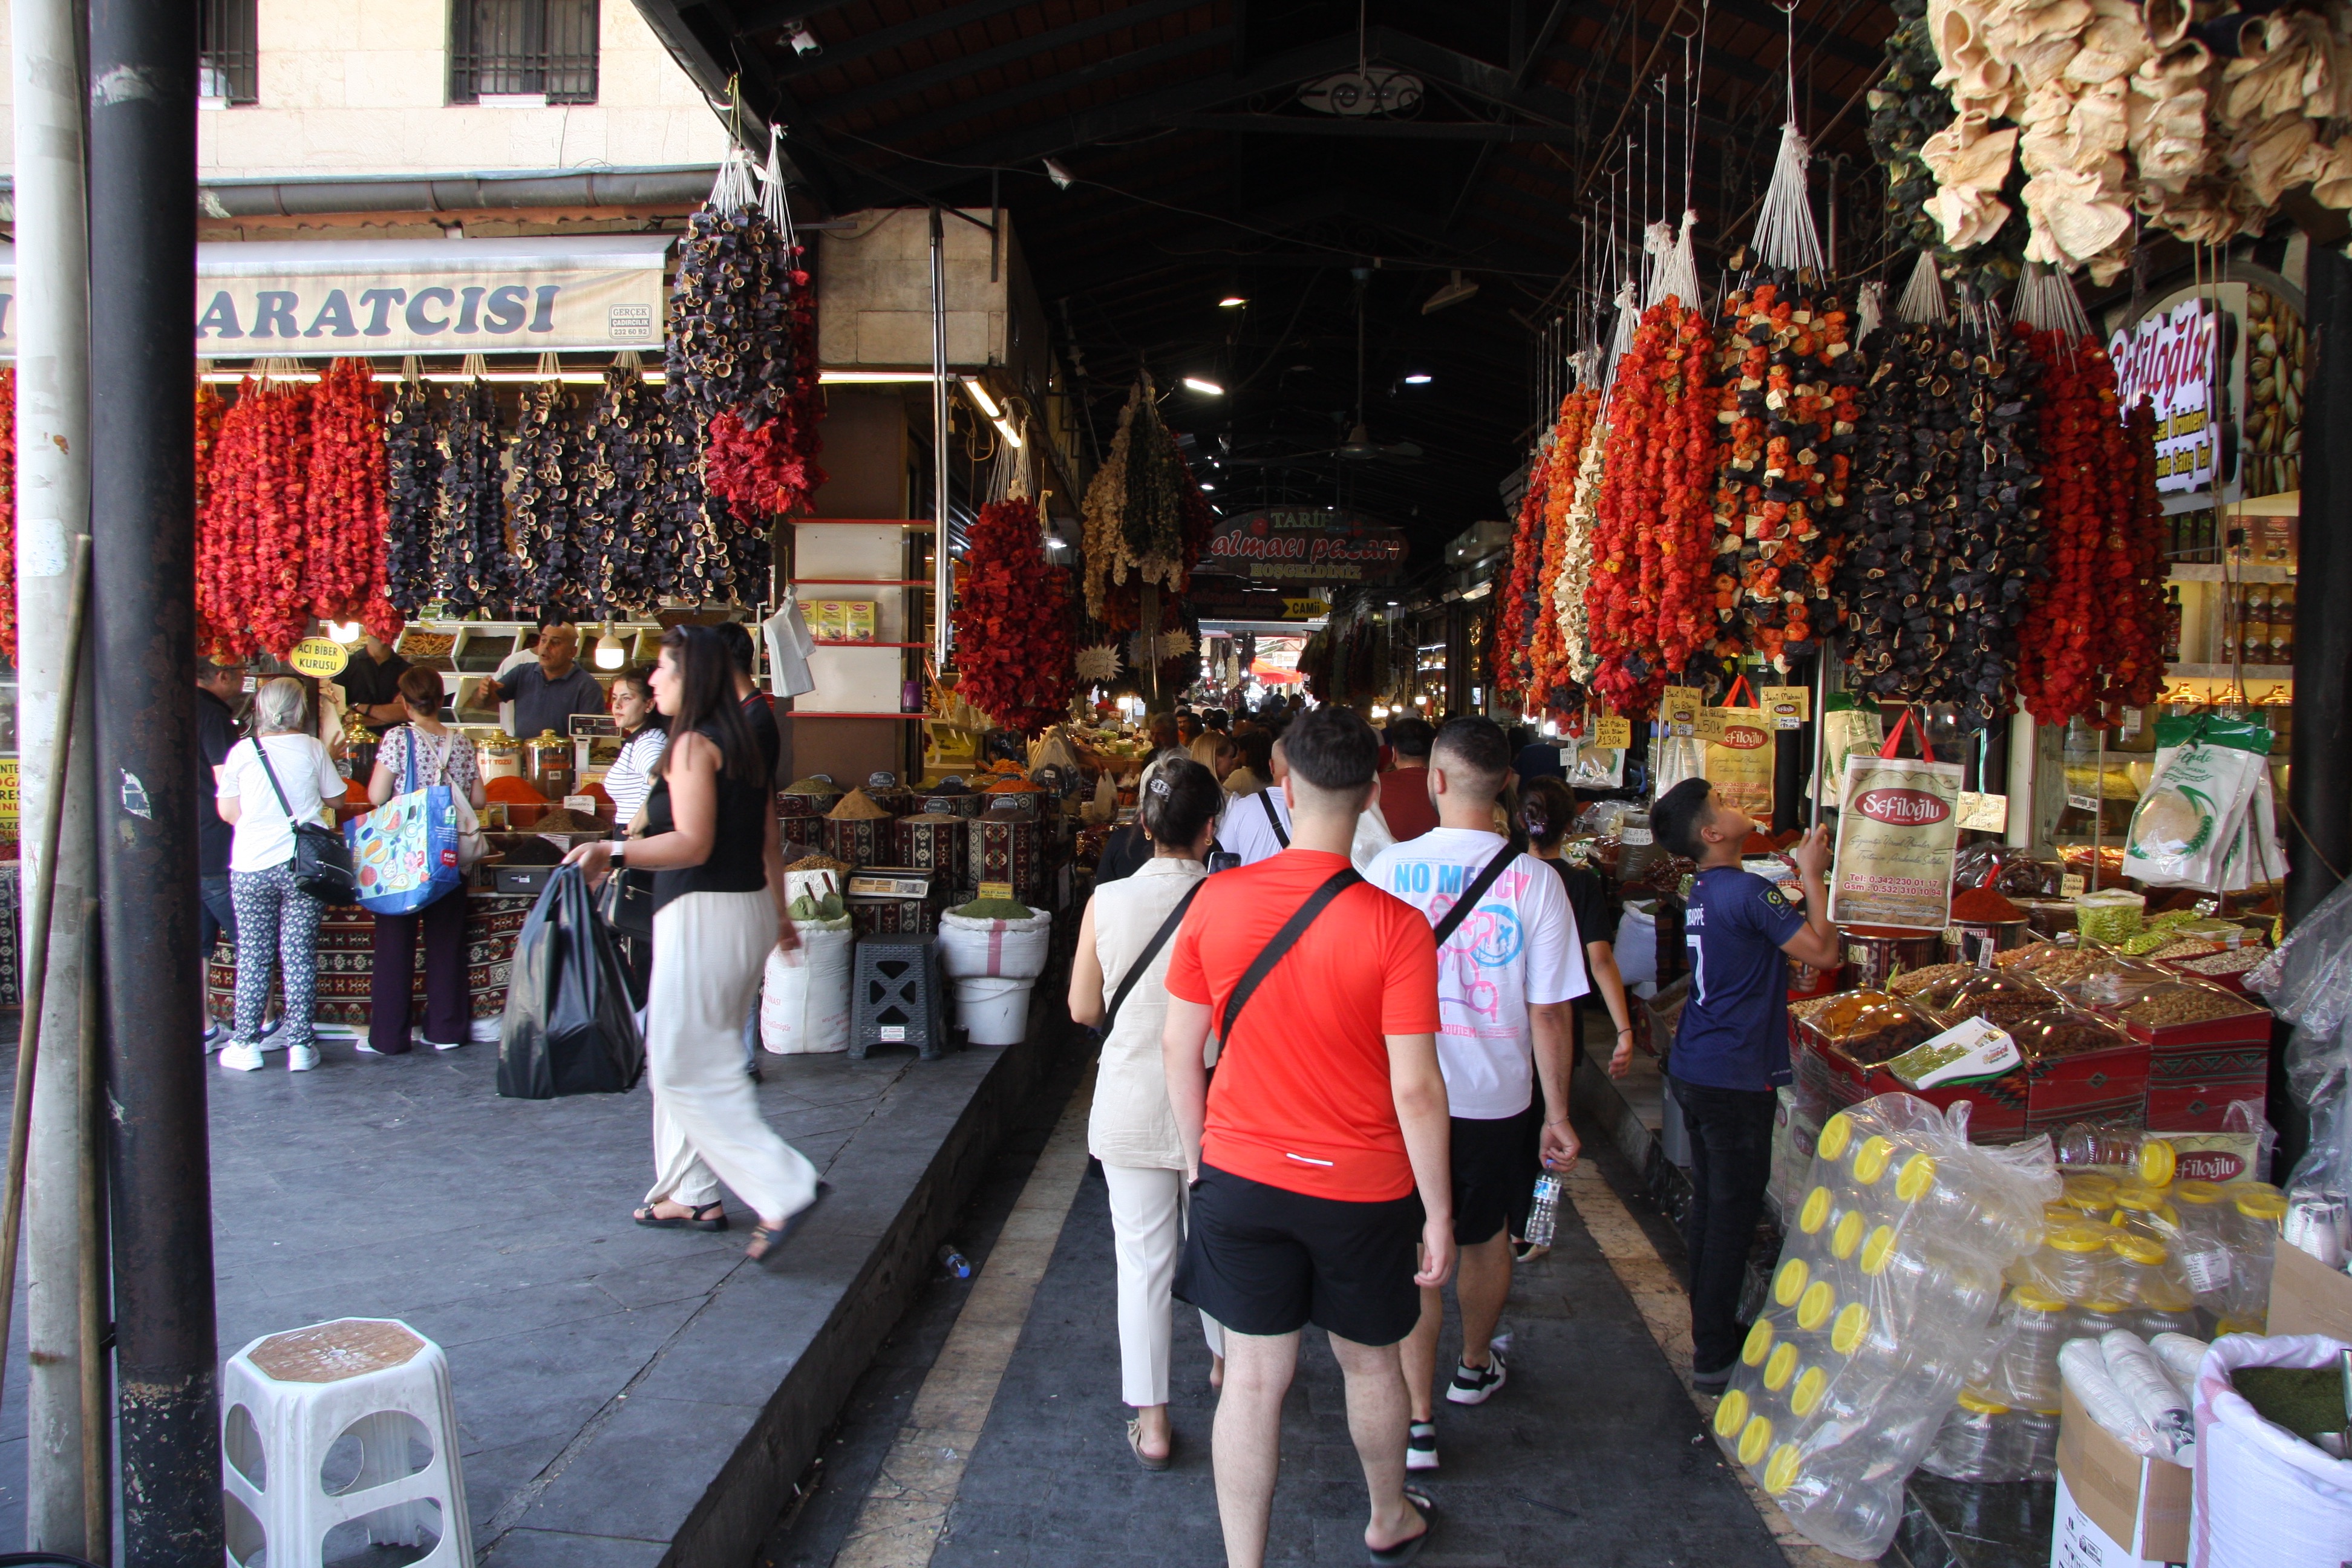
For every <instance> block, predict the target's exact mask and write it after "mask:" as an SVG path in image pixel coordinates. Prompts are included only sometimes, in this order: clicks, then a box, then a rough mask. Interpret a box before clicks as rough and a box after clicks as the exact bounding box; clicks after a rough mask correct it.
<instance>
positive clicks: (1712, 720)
mask: <svg viewBox="0 0 2352 1568" xmlns="http://www.w3.org/2000/svg"><path fill="white" fill-rule="evenodd" d="M1724 722H1725V721H1724V717H1723V710H1722V709H1720V708H1702V709H1700V710H1698V711H1697V712H1696V713H1694V714H1692V715H1691V734H1692V736H1693V737H1694V738H1695V739H1697V740H1701V741H1720V740H1722V739H1723V729H1724Z"/></svg>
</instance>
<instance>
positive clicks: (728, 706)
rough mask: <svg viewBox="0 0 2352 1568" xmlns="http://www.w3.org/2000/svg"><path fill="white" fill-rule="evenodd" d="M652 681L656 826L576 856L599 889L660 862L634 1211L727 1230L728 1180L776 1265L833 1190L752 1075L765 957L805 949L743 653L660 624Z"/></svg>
mask: <svg viewBox="0 0 2352 1568" xmlns="http://www.w3.org/2000/svg"><path fill="white" fill-rule="evenodd" d="M653 686H654V702H655V704H656V706H657V707H658V708H659V709H660V710H661V711H662V712H663V713H665V714H666V715H667V716H668V718H669V721H670V731H669V732H670V741H669V744H668V746H667V748H666V749H665V750H664V751H663V752H662V754H661V758H660V760H659V761H658V762H656V763H655V764H654V766H653V776H654V785H653V789H652V791H651V792H650V793H649V794H648V795H646V825H645V831H644V832H643V833H641V834H640V835H639V836H638V837H635V838H630V839H625V840H610V839H608V840H604V841H602V842H599V843H593V844H583V845H581V846H580V847H577V848H575V849H573V850H572V853H571V855H570V856H569V857H567V858H568V859H569V860H571V861H572V862H574V863H576V864H578V865H580V866H582V867H583V868H584V869H585V870H586V872H587V875H588V879H589V881H590V883H591V884H592V885H593V884H594V883H597V882H601V881H603V880H604V875H605V873H606V871H607V870H608V869H609V868H611V866H612V864H613V863H614V861H621V862H623V863H625V865H627V866H629V867H632V868H637V869H646V870H651V871H652V872H653V873H654V900H653V901H654V970H653V983H652V986H651V990H650V994H649V995H648V996H647V999H646V1081H647V1082H648V1083H650V1084H651V1085H652V1086H653V1099H654V1184H653V1186H652V1188H651V1189H650V1190H649V1191H648V1192H647V1193H646V1200H645V1203H644V1205H643V1206H641V1207H640V1208H639V1209H638V1210H637V1211H636V1214H635V1220H636V1222H637V1223H638V1224H639V1225H642V1226H652V1227H653V1228H655V1229H659V1230H677V1229H691V1230H724V1229H726V1228H727V1214H726V1211H725V1209H724V1207H723V1206H722V1205H721V1204H720V1202H719V1183H721V1182H724V1183H726V1184H727V1185H729V1186H730V1187H732V1188H734V1189H735V1193H736V1195H737V1196H739V1197H740V1198H741V1199H742V1200H743V1201H744V1202H745V1203H747V1204H749V1205H751V1209H752V1212H753V1214H754V1215H757V1216H758V1222H759V1223H758V1224H757V1225H756V1226H754V1227H753V1228H752V1231H751V1247H750V1248H749V1249H748V1255H749V1256H750V1257H751V1258H752V1259H753V1260H754V1261H756V1262H759V1263H761V1264H762V1265H764V1266H766V1267H769V1268H773V1267H775V1265H776V1262H777V1260H778V1259H779V1258H781V1257H782V1251H783V1244H784V1242H785V1240H786V1238H787V1237H789V1236H790V1235H791V1232H792V1229H793V1226H794V1225H795V1224H796V1223H797V1222H798V1220H799V1219H800V1217H801V1216H802V1215H805V1214H806V1213H807V1212H808V1210H809V1209H810V1207H811V1206H812V1205H814V1204H815V1202H816V1200H817V1198H818V1196H819V1195H820V1194H821V1193H822V1191H823V1188H822V1185H821V1184H819V1182H818V1181H817V1179H816V1167H814V1165H812V1164H810V1163H808V1161H807V1160H805V1159H803V1158H802V1156H801V1155H800V1153H799V1152H797V1151H796V1150H794V1149H793V1147H792V1145H790V1144H788V1143H786V1142H784V1141H783V1140H782V1138H779V1137H777V1136H776V1133H775V1131H774V1130H773V1129H772V1128H771V1127H770V1126H769V1125H768V1124H767V1122H766V1121H762V1120H761V1116H760V1102H759V1100H758V1098H757V1097H756V1096H755V1095H754V1093H753V1091H752V1089H751V1080H750V1079H747V1078H745V1077H744V1076H743V1046H742V1034H743V1016H744V1014H745V1013H746V1012H748V1011H749V1010H750V1008H751V998H752V997H753V995H754V994H757V993H758V991H759V988H760V979H761V974H762V973H764V972H765V969H766V966H767V962H768V954H769V952H771V951H772V950H773V949H776V948H779V947H781V948H782V949H783V950H784V951H785V952H793V950H794V949H796V948H797V947H798V946H799V938H798V936H797V935H796V934H795V933H794V931H793V922H792V921H791V919H790V918H789V917H788V916H787V915H786V913H785V909H784V869H783V857H782V854H781V852H780V851H779V848H778V846H777V842H776V814H775V810H774V808H773V806H772V805H771V803H770V799H769V787H770V786H769V783H768V777H767V773H768V769H767V763H766V759H765V757H764V755H763V753H762V752H761V749H760V745H759V742H757V741H756V740H754V739H753V738H752V734H751V728H750V726H748V725H747V724H746V723H745V722H744V721H743V712H742V710H741V708H740V707H739V706H738V705H737V703H736V700H735V665H734V661H733V660H732V659H731V658H729V657H728V654H727V650H726V647H724V645H722V644H721V643H720V642H719V636H718V634H717V633H716V632H714V631H712V630H711V629H710V628H709V627H708V626H675V627H672V628H671V629H670V630H669V631H668V632H667V633H666V634H665V635H664V636H663V637H662V651H661V662H660V663H659V664H658V665H657V666H656V668H655V669H654V676H653Z"/></svg>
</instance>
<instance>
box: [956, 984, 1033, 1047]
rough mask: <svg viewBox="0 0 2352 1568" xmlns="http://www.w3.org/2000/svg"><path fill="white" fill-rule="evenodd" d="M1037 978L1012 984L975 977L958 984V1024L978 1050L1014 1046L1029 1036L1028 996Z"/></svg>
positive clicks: (965, 1036) (966, 1037)
mask: <svg viewBox="0 0 2352 1568" xmlns="http://www.w3.org/2000/svg"><path fill="white" fill-rule="evenodd" d="M1036 984H1037V983H1036V981H1035V980H1034V978H1030V979H1021V980H1013V979H1007V978H1004V977H1003V976H1000V975H992V974H972V975H967V976H965V977H964V978H962V979H960V980H958V981H957V982H956V983H955V994H956V1022H957V1023H958V1024H961V1026H963V1032H964V1038H965V1039H967V1040H969V1041H970V1042H971V1044H973V1045H975V1046H1014V1045H1019V1044H1020V1043H1021V1037H1022V1036H1024V1035H1025V1034H1027V1033H1028V1032H1029V993H1030V991H1031V990H1032V989H1034V987H1035V985H1036Z"/></svg>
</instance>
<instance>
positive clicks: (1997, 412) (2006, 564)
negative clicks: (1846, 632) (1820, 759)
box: [1841, 309, 2042, 731]
mask: <svg viewBox="0 0 2352 1568" xmlns="http://www.w3.org/2000/svg"><path fill="white" fill-rule="evenodd" d="M1962 316H1963V320H1962V321H1960V322H1959V323H1958V324H1955V325H1938V324H1927V325H1917V326H1911V327H1907V328H1905V329H1903V330H1901V331H1896V332H1893V333H1890V334H1889V338H1888V342H1887V345H1886V348H1885V354H1884V357H1883V358H1882V359H1881V360H1880V362H1879V363H1878V364H1877V365H1876V366H1874V369H1873V371H1872V373H1871V381H1870V391H1869V393H1868V395H1866V396H1865V398H1864V418H1863V421H1862V427H1861V430H1860V435H1861V437H1862V440H1861V443H1860V448H1859V453H1858V457H1857V460H1856V462H1855V465H1854V468H1855V474H1856V476H1857V479H1858V480H1859V484H1860V496H1859V513H1858V515H1857V517H1856V518H1855V520H1854V529H1855V537H1854V541H1853V551H1852V552H1851V554H1850V556H1849V558H1848V562H1847V564H1846V568H1845V570H1844V572H1843V574H1842V578H1841V585H1842V588H1843V597H1844V599H1845V602H1846V605H1847V610H1848V616H1849V626H1850V631H1851V634H1852V637H1851V642H1850V646H1849V647H1848V649H1847V658H1848V660H1849V661H1850V663H1851V664H1852V666H1853V670H1854V673H1855V675H1856V677H1857V678H1858V679H1860V680H1861V682H1862V683H1863V688H1864V689H1866V690H1868V691H1870V692H1871V693H1873V694H1874V695H1875V696H1877V697H1879V698H1881V699H1884V700H1889V701H1905V702H1951V703H1955V704H1958V705H1959V707H1960V709H1961V713H1960V720H1959V722H1960V725H1961V728H1962V729H1963V730H1964V731H1969V730H1975V729H1977V728H1979V727H1981V726H1982V725H1983V724H1985V723H1987V722H1990V721H1991V720H1992V719H1993V718H1994V717H1995V716H1996V715H1998V714H2000V713H2002V712H2005V711H2007V710H2009V708H2010V707H2011V698H2010V689H2011V678H2012V675H2013V673H2014V669H2015V666H2016V658H2017V627H2018V625H2019V623H2020V622H2021V620H2022V619H2023V618H2024V616H2025V610H2026V605H2027V595H2028V591H2029V589H2030V587H2031V585H2032V579H2033V576H2034V575H2035V574H2037V573H2038V572H2039V570H2040V561H2041V550H2040V538H2041V519H2040V505H2039V502H2040V492H2041V486H2042V479H2041V475H2040V473H2039V472H2038V471H2037V464H2038V456H2039V455H2038V452H2037V450H2036V446H2037V443H2036V442H2035V440H2034V433H2033V423H2032V421H2033V408H2032V402H2031V400H2032V398H2033V396H2034V395H2035V392H2036V383H2037V369H2038V367H2037V366H2036V364H2035V363H2034V360H2033V355H2032V350H2031V349H2030V348H2029V347H2028V346H2027V345H2026V343H2025V342H2023V341H2022V340H2021V339H2020V338H2018V337H2016V336H2014V335H2012V334H2011V333H2009V332H2007V331H1991V330H1988V326H1987V322H1986V319H1985V316H1984V314H1983V313H1982V312H1981V311H1980V310H1975V309H1969V310H1963V312H1962Z"/></svg>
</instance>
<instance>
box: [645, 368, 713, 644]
mask: <svg viewBox="0 0 2352 1568" xmlns="http://www.w3.org/2000/svg"><path fill="white" fill-rule="evenodd" d="M701 449H702V448H701V442H700V440H699V439H698V437H697V436H696V434H695V431H694V422H693V419H692V417H691V416H688V415H685V414H682V413H680V412H679V411H678V410H677V409H675V408H672V409H667V410H665V415H664V417H663V419H662V424H661V448H660V455H659V457H658V458H656V467H655V485H654V489H653V500H652V505H651V507H650V509H649V510H648V511H647V512H641V513H640V516H641V519H643V520H644V521H641V523H640V526H641V527H642V526H646V523H649V524H650V529H651V535H650V542H649V548H648V549H647V551H646V556H645V563H644V570H643V571H642V573H641V574H639V580H640V582H641V583H642V584H643V585H644V590H645V593H646V598H647V601H648V602H649V603H659V602H660V601H662V600H665V599H671V600H678V601H681V602H684V603H688V604H700V603H702V602H704V600H705V599H706V598H716V599H719V600H724V599H726V598H727V597H728V594H729V590H731V588H732V587H733V577H732V573H731V571H730V565H729V561H728V555H727V544H726V537H725V531H726V529H727V528H729V527H730V526H733V521H732V519H731V517H730V514H729V512H728V510H727V508H726V506H725V504H724V503H723V502H719V501H717V500H713V499H712V497H711V495H710V493H709V491H708V490H706V489H703V486H702V472H701V463H700V458H701Z"/></svg>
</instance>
